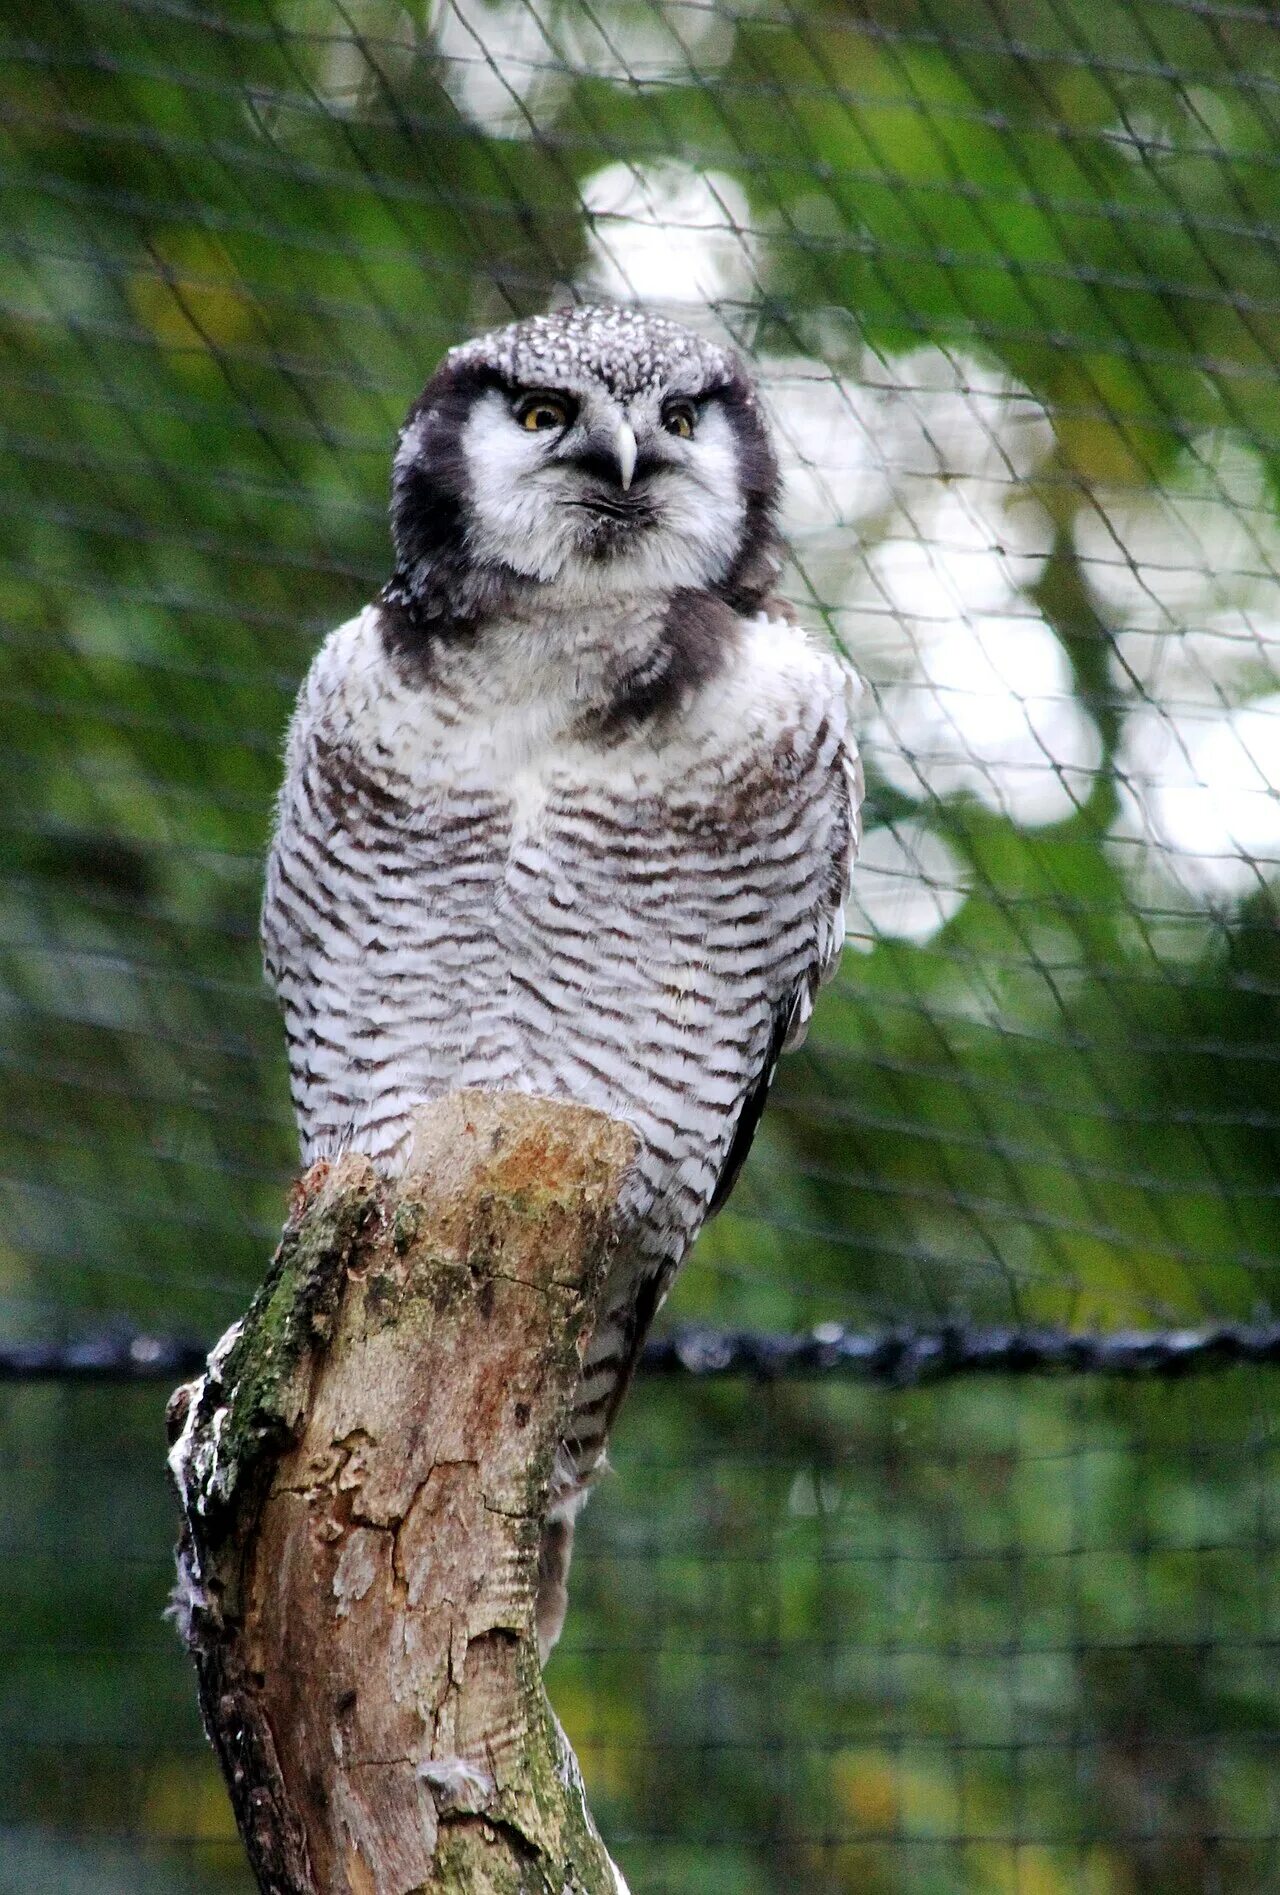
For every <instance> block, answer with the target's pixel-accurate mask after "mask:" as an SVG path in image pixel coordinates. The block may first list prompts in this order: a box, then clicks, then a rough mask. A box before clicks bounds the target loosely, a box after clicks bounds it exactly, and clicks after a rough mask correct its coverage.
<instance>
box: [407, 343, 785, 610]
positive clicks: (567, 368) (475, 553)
mask: <svg viewBox="0 0 1280 1895" xmlns="http://www.w3.org/2000/svg"><path fill="white" fill-rule="evenodd" d="M777 487H778V471H777V463H776V460H775V457H774V454H773V451H772V448H771V446H770V443H769V440H768V436H767V433H766V430H765V424H764V420H763V417H762V415H761V412H760V407H759V403H758V401H757V399H756V395H755V390H754V389H753V387H752V385H751V383H750V381H749V380H748V378H747V376H746V374H745V372H744V370H743V368H742V366H741V364H740V363H739V362H738V361H737V360H736V358H735V357H733V356H732V355H730V354H729V353H728V352H727V351H726V350H724V349H721V348H718V347H717V346H716V345H715V344H714V343H711V342H709V341H707V340H706V339H705V338H703V337H701V336H698V335H695V334H694V333H693V332H691V331H690V330H687V329H684V328H682V327H680V326H679V325H678V324H676V323H672V322H668V321H666V320H665V319H663V318H661V317H656V316H650V315H646V314H644V313H642V312H638V311H632V310H625V309H611V308H604V309H576V310H565V311H561V312H558V313H557V314H556V315H553V316H537V317H533V318H532V319H530V320H528V321H526V322H520V323H514V324H512V326H511V327H510V328H507V329H502V330H499V331H497V332H496V333H494V334H492V335H487V336H481V337H479V338H477V339H476V340H475V341H473V342H469V343H466V344H464V345H463V346H462V347H461V348H457V349H454V350H452V351H451V352H450V354H449V355H448V356H447V357H446V358H445V361H444V363H443V365H442V366H441V368H440V369H439V370H438V371H437V373H436V375H435V376H434V377H433V379H432V380H431V381H430V382H429V383H428V384H427V387H426V389H425V390H424V392H423V394H422V396H421V397H420V399H419V400H418V401H417V402H416V403H415V404H414V407H413V409H412V410H411V412H410V414H409V418H408V420H407V421H406V423H405V426H404V429H403V431H402V433H401V436H400V442H399V447H398V450H397V454H396V460H395V470H394V475H393V482H392V508H391V512H392V525H393V531H394V534H395V540H396V550H397V555H398V566H397V574H396V579H395V581H393V586H392V589H391V590H393V592H394V595H395V597H396V601H397V603H401V604H410V605H416V606H417V607H418V608H419V609H422V610H425V612H426V614H427V616H431V617H439V616H443V615H450V616H454V615H456V616H462V617H466V616H470V615H473V614H474V612H475V610H476V609H477V603H478V602H479V601H482V600H487V601H492V600H494V599H495V597H496V596H498V595H499V593H500V589H501V586H502V584H503V582H504V581H505V582H506V583H507V585H508V586H510V585H515V586H518V587H525V588H527V587H532V588H534V589H536V590H537V591H539V592H540V593H543V594H544V596H545V593H546V591H548V590H549V591H550V592H551V593H553V594H554V595H555V596H556V597H557V598H563V599H565V600H566V601H569V602H577V601H587V602H589V601H593V600H601V599H605V598H608V597H611V596H612V597H619V596H624V595H629V594H645V593H648V594H652V595H664V594H667V593H670V592H672V591H675V590H676V589H678V588H682V587H691V588H694V589H696V590H711V591H714V592H716V593H719V594H720V595H721V596H723V597H725V598H727V599H729V601H730V602H731V603H733V604H735V605H738V606H743V605H750V604H752V603H753V602H754V600H755V595H757V594H758V593H759V592H762V591H763V590H764V589H765V587H766V586H767V585H768V584H769V583H771V582H772V579H773V578H774V577H775V576H776V572H777V563H778V562H777V559H776V556H775V553H774V548H775V528H774V515H775V510H776V505H777ZM480 609H483V607H480Z"/></svg>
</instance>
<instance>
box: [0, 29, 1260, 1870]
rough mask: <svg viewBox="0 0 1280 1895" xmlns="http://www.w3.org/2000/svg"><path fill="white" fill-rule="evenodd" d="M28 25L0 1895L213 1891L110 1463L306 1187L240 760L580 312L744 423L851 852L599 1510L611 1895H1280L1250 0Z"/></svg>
mask: <svg viewBox="0 0 1280 1895" xmlns="http://www.w3.org/2000/svg"><path fill="white" fill-rule="evenodd" d="M11 11H12V17H11V18H10V19H8V20H6V22H5V23H4V25H3V27H0V848H2V849H3V854H4V861H5V874H4V877H3V879H2V880H0V1199H2V1200H3V1206H4V1215H3V1219H0V1472H2V1473H3V1480H2V1481H0V1628H3V1629H2V1630H0V1672H3V1683H2V1684H0V1751H2V1752H3V1764H4V1768H3V1770H0V1895H3V1891H5V1890H6V1889H7V1888H8V1887H9V1886H13V1887H15V1888H18V1887H20V1888H22V1889H23V1890H24V1891H29V1890H36V1891H43V1890H49V1891H54V1890H61V1889H64V1888H68V1887H74V1888H76V1889H77V1891H83V1892H84V1895H116V1891H121V1895H122V1892H123V1891H124V1890H125V1889H128V1890H129V1892H130V1895H138V1891H143V1895H146V1892H147V1891H152V1890H154V1891H156V1895H170V1892H171V1891H172V1890H175V1889H181V1890H182V1891H183V1892H184V1895H190V1892H192V1891H194V1892H195V1895H206V1892H207V1895H215V1892H216V1895H243V1891H244V1890H245V1889H246V1882H245V1879H244V1869H243V1863H242V1860H241V1857H240V1855H239V1852H238V1848H237V1845H236V1843H235V1840H234V1837H233V1835H232V1834H231V1832H230V1829H229V1826H228V1816H227V1810H226V1803H225V1799H224V1797H223V1795H222V1792H221V1789H220V1786H219V1784H218V1782H217V1779H216V1775H215V1774H214V1773H213V1769H212V1765H211V1763H210V1761H209V1759H208V1757H207V1755H206V1754H205V1752H204V1750H203V1748H202V1739H201V1737H200V1733H199V1730H198V1727H197V1723H196V1720H195V1717H194V1713H193V1709H192V1706H191V1701H190V1685H189V1680H188V1678H187V1677H186V1675H185V1673H184V1671H183V1669H182V1667H181V1664H180V1662H179V1660H178V1658H177V1655H176V1653H175V1652H174V1651H173V1650H172V1648H171V1646H170V1644H169V1643H168V1642H167V1637H168V1635H167V1633H165V1632H164V1630H163V1628H162V1627H161V1626H160V1623H159V1613H160V1611H161V1609H162V1606H163V1602H164V1597H165V1592H166V1589H167V1586H168V1584H169V1573H170V1552H169V1543H170V1541H171V1538H172V1520H171V1517H170V1508H169V1501H168V1497H167V1494H166V1490H165V1487H164V1480H163V1467H162V1449H161V1445H160V1444H161V1443H162V1441H163V1427H162V1408H163V1398H164V1393H165V1387H166V1385H171V1384H172V1383H173V1382H174V1381H176V1380H177V1379H178V1378H179V1377H181V1376H185V1375H188V1374H193V1373H196V1372H198V1370H199V1368H200V1366H201V1363H202V1360H203V1354H204V1349H205V1348H206V1347H207V1343H208V1340H209V1338H211V1337H213V1336H215V1335H217V1334H218V1333H220V1331H222V1330H223V1329H224V1328H225V1327H226V1325H227V1324H228V1323H229V1322H231V1321H232V1320H233V1319H234V1318H235V1317H236V1316H237V1315H238V1314H239V1313H240V1312H241V1311H242V1310H243V1308H244V1307H245V1305H246V1303H247V1302H248V1300H249V1298H250V1296H251V1295H252V1293H253V1290H254V1287H255V1285H256V1284H257V1282H258V1281H259V1280H260V1278H261V1274H262V1271H263V1267H264V1264H265V1261H266V1258H267V1257H268V1256H269V1254H270V1252H271V1249H272V1248H273V1246H274V1244H275V1241H276V1238H277V1236H278V1232H279V1229H280V1225H281V1222H282V1218H283V1216H284V1210H285V1204H286V1200H287V1194H288V1191H289V1187H290V1183H291V1181H292V1178H293V1176H294V1174H295V1171H296V1164H297V1146H296V1138H295V1131H294V1125H293V1115H292V1111H291V1107H290V1103H289V1096H288V1086H287V1078H286V1074H285V1071H284V1059H283V1046H282V1033H281V1027H280V1022H279V1018H278V1015H277V1014H276V1011H275V1009H274V1006H273V1003H272V1002H271V999H270V997H269V995H268V994H267V992H266V989H265V986H264V984H263V981H262V977H261V970H260V961H259V950H258V946H257V928H258V922H257V917H258V907H259V901H260V894H261V875H262V869H261V865H262V859H263V853H264V850H265V847H266V842H267V838H268V835H269V831H270V824H271V812H272V806H273V799H274V796H275V793H276V789H277V787H278V781H279V777H280V772H281V750H282V743H283V738H284V732H285V729H286V725H287V720H288V716H289V711H290V707H291V704H292V701H293V698H294V696H295V693H296V691H297V688H298V685H299V683H300V681H301V679H302V677H303V675H304V674H305V672H306V669H307V666H308V664H309V662H310V659H311V657H312V655H313V653H314V651H315V649H316V647H317V644H318V642H319V640H320V639H321V638H322V637H323V636H324V635H325V634H326V633H327V632H328V631H329V629H330V628H331V627H333V626H335V625H337V624H339V623H341V622H342V621H343V620H345V619H347V618H349V617H350V616H351V615H352V614H354V613H355V612H357V611H358V610H360V609H361V607H362V606H363V605H364V604H365V603H366V602H367V601H368V600H369V599H370V598H371V597H372V596H374V594H376V592H377V590H378V588H379V586H380V585H381V584H382V582H383V581H384V580H385V578H386V577H387V573H388V559H389V547H388V535H387V526H386V498H387V485H388V475H389V467H390V460H391V455H392V451H393V447H394V442H395V437H396V430H397V428H398V427H399V425H400V423H401V421H402V419H403V417H404V415H405V413H406V411H407V410H408V408H409V405H410V403H411V402H412V401H413V400H414V398H415V396H416V395H417V393H418V392H419V390H420V389H421V387H422V386H423V384H424V382H425V381H426V379H427V377H428V376H429V375H430V374H431V372H432V370H433V369H434V367H435V365H436V363H437V362H438V361H439V359H440V357H441V355H442V354H443V352H444V351H445V350H446V349H447V348H448V347H450V346H451V345H452V344H454V343H456V342H459V341H461V340H463V339H465V338H466V337H468V336H471V335H474V334H476V333H478V332H480V331H481V330H484V329H486V328H488V327H492V326H494V325H496V324H498V323H501V322H504V321H506V320H508V319H510V318H512V317H516V316H522V315H526V314H531V313H534V312H536V311H539V310H543V309H547V308H550V307H555V306H557V305H561V304H564V303H569V302H585V301H588V300H593V299H601V298H603V299H605V300H620V301H623V302H627V303H632V302H638V303H642V304H644V305H646V306H648V307H653V308H657V309H659V310H661V311H663V312H664V313H666V314H668V315H671V316H674V317H676V318H677V319H679V320H682V321H686V322H689V323H691V324H693V325H694V326H695V327H698V328H700V329H701V330H703V331H704V332H706V333H709V334H711V335H713V336H715V337H716V338H718V339H719V340H721V341H728V342H730V343H732V344H733V346H735V347H737V348H738V349H739V350H740V351H741V353H742V354H743V356H744V358H745V359H746V361H747V363H748V365H749V367H750V369H751V372H752V373H753V374H754V375H755V377H756V378H757V380H758V382H759V386H760V389H761V395H762V400H763V403H764V406H765V408H766V411H767V413H768V415H769V418H770V424H771V426H772V429H773V431H774V434H775V438H776V442H777V446H778V452H779V457H780V461H781V464H782V469H783V476H784V507H783V527H784V533H785V539H786V546H787V552H788V561H787V565H786V568H785V571H784V574H783V577H782V582H781V583H782V591H783V592H784V594H785V597H786V599H787V601H788V602H789V603H790V604H791V605H792V606H793V607H794V609H795V610H796V612H797V614H798V615H799V617H800V619H801V621H802V623H804V624H805V625H806V626H808V627H809V629H810V630H811V631H812V633H813V634H814V636H815V637H819V638H822V639H829V640H831V641H832V642H834V643H835V644H836V645H837V646H839V647H840V648H841V649H842V650H843V651H844V652H845V653H846V655H847V656H848V657H849V658H850V659H851V660H852V661H853V663H854V664H855V666H856V667H857V669H858V670H859V672H860V674H861V675H862V678H863V680H864V682H865V686H866V689H865V691H864V694H863V697H862V700H861V705H860V709H859V712H858V716H859V740H860V744H861V748H862V751H863V756H864V761H865V765H866V775H867V801H866V805H865V810H864V831H865V833H864V840H863V845H862V853H861V858H860V863H859V867H858V871H857V875H856V878H855V884H854V893H853V897H852V900H851V902H850V905H849V909H848V916H847V920H848V944H847V946H846V949H845V952H844V955H843V959H842V961H841V964H840V967H839V970H838V972H837V974H836V977H835V979H834V981H833V982H832V983H831V985H830V986H829V987H827V988H826V989H825V990H824V991H823V993H822V995H821V996H820V997H819V1000H818V1004H817V1007H816V1010H815V1014H814V1019H813V1022H812V1025H811V1029H810V1032H809V1036H808V1039H807V1041H806V1043H805V1045H804V1047H803V1048H801V1049H799V1050H798V1051H796V1052H794V1053H792V1054H789V1055H788V1056H787V1057H786V1058H785V1059H784V1060H783V1061H782V1062H781V1065H780V1068H779V1072H778V1077H777V1081H776V1084H775V1087H774V1091H773V1095H772V1099H771V1103H770V1107H769V1111H768V1112H767V1113H766V1115H765V1118H764V1121H763V1124H762V1128H761V1131H760V1134H759V1136H758V1138H757V1141H756V1146H755V1149H754V1150H753V1153H752V1156H751V1160H750V1162H749V1164H748V1165H747V1167H746V1169H745V1171H744V1173H743V1176H742V1179H741V1181H740V1183H739V1185H738V1187H737V1189H736V1190H735V1192H734V1195H733V1197H732V1198H731V1199H730V1201H729V1203H728V1205H727V1207H726V1209H725V1211H724V1212H723V1213H722V1215H721V1216H720V1217H718V1218H717V1220H716V1221H715V1223H714V1224H712V1225H711V1226H709V1227H708V1229H707V1230H706V1231H705V1232H704V1233H703V1235H702V1237H701V1238H700V1239H699V1242H698V1245H697V1247H696V1249H695V1251H694V1253H693V1256H692V1258H691V1260H690V1262H689V1263H688V1265H687V1266H686V1268H685V1270H684V1272H683V1274H682V1276H681V1278H680V1280H679V1281H678V1283H677V1284H676V1286H675V1288H674V1291H673V1294H672V1300H671V1302H670V1305H669V1307H668V1310H667V1311H666V1312H665V1314H664V1318H663V1320H664V1321H665V1322H667V1323H668V1324H669V1325H670V1326H669V1327H668V1328H667V1329H665V1330H664V1331H663V1332H662V1333H660V1334H659V1335H658V1336H657V1337H656V1338H655V1340H654V1341H653V1342H651V1344H650V1346H649V1349H648V1351H647V1353H646V1356H645V1358H644V1362H643V1364H642V1367H643V1369H644V1374H643V1377H642V1380H641V1382H640V1384H639V1385H638V1386H637V1388H636V1389H635V1390H634V1392H633V1393H632V1394H631V1396H630V1397H629V1398H628V1403H627V1406H626V1408H625V1410H624V1412H623V1415H622V1417H621V1420H620V1423H619V1427H618V1430H617V1432H616V1437H615V1442H614V1448H613V1452H614V1457H615V1459H616V1461H617V1465H618V1469H619V1473H618V1477H617V1479H615V1480H612V1481H608V1482H605V1483H604V1484H603V1485H602V1486H601V1488H600V1490H599V1492H598V1493H596V1494H595V1495H594V1497H593V1499H592V1501H591V1504H590V1506H589V1507H588V1509H587V1511H586V1513H585V1515H584V1518H583V1524H582V1528H581V1531H580V1536H579V1545H580V1552H579V1554H578V1559H577V1565H576V1566H575V1591H574V1600H573V1607H572V1610H571V1613H570V1619H569V1623H568V1628H567V1631H566V1637H565V1641H564V1644H563V1646H562V1649H561V1650H560V1652H558V1653H557V1655H556V1658H555V1660H554V1661H553V1667H554V1668H553V1670H552V1672H551V1674H550V1676H551V1683H552V1694H553V1697H554V1698H555V1701H556V1705H557V1710H558V1712H559V1714H560V1715H561V1716H562V1718H563V1721H564V1723H565V1725H566V1728H567V1729H569V1730H570V1733H571V1735H572V1737H573V1739H574V1741H575V1743H576V1744H577V1746H578V1748H579V1750H580V1753H581V1755H582V1756H583V1759H584V1763H585V1766H586V1768H587V1773H588V1778H589V1780H590V1785H591V1793H592V1797H593V1802H594V1804H595V1806H596V1807H597V1809H598V1811H599V1812H600V1814H601V1816H602V1820H603V1821H604V1823H605V1827H606V1830H607V1833H608V1835H609V1839H610V1841H611V1842H612V1843H614V1844H615V1849H616V1853H617V1854H618V1855H619V1857H620V1859H622V1860H623V1861H624V1864H625V1866H626V1868H627V1871H628V1876H629V1880H630V1883H631V1887H632V1889H633V1891H637V1892H638V1891H641V1890H644V1891H654V1895H656V1892H657V1891H659V1890H662V1889H666V1888H671V1887H698V1888H706V1889H707V1890H708V1891H711V1892H716V1891H720V1890H724V1891H726V1892H727V1891H729V1890H732V1891H733V1895H779V1892H781V1891H789V1890H792V1889H797V1888H803V1889H805V1890H814V1891H818V1892H819V1895H845V1892H846V1891H851V1890H854V1889H856V1890H857V1891H858V1895H896V1892H897V1891H899V1890H905V1889H910V1890H911V1891H912V1895H1031V1892H1032V1891H1034V1895H1075V1892H1076V1891H1080V1895H1085V1892H1086V1891H1087V1895H1134V1892H1135V1891H1136V1890H1139V1889H1140V1890H1142V1891H1143V1895H1187V1891H1204V1892H1205V1895H1216V1892H1217V1891H1219V1890H1222V1889H1227V1888H1232V1889H1235V1888H1240V1889H1246V1888H1247V1889H1253V1888H1258V1889H1263V1888H1267V1887H1273V1886H1280V1801H1278V1800H1277V1791H1276V1784H1277V1782H1280V1775H1278V1774H1277V1772H1276V1769H1275V1762H1276V1752H1277V1748H1280V1688H1278V1687H1277V1686H1276V1684H1275V1682H1274V1673H1275V1666H1274V1651H1275V1646H1276V1642H1277V1640H1280V1593H1278V1592H1277V1588H1276V1584H1275V1573H1276V1571H1277V1553H1278V1552H1280V1521H1278V1520H1277V1517H1276V1508H1275V1499H1274V1495H1275V1491H1276V1489H1275V1477H1276V1472H1277V1464H1276V1457H1277V1436H1276V1423H1275V1419H1274V1407H1275V1401H1274V1386H1273V1384H1274V1375H1273V1369H1274V1366H1275V1362H1276V1359H1277V1355H1276V1350H1277V1344H1276V1337H1277V1332H1278V1328H1280V1291H1278V1285H1280V1095H1278V1094H1277V1084H1276V1080H1277V1070H1278V1068H1280V1011H1278V1009H1277V1000H1278V999H1280V927H1278V926H1277V920H1278V917H1280V902H1278V899H1277V891H1278V889H1280V794H1278V793H1277V790H1278V786H1280V290H1278V287H1277V286H1278V283H1280V277H1278V275H1277V260H1278V258H1280V33H1278V32H1277V27H1276V22H1275V17H1274V14H1273V12H1272V10H1271V9H1269V8H1264V7H1260V6H1257V5H1254V4H1251V3H1250V0H1121V3H1120V4H1116V5H1111V6H1099V5H1097V4H1096V0H1021V4H1020V5H1019V6H1018V8H1017V9H1013V8H1010V7H1009V6H1007V5H1006V4H1004V0H948V4H947V5H946V6H943V5H941V4H939V3H938V0H909V3H904V0H860V3H859V4H858V5H857V6H850V5H847V4H844V3H843V0H806V3H805V4H803V5H802V4H798V3H794V0H590V4H589V5H582V4H579V0H341V4H340V5H338V6H336V7H335V6H327V5H322V4H320V0H287V3H286V0H265V3H264V0H254V3H253V4H250V3H249V0H210V3H208V4H205V3H204V0H58V4H56V5H55V4H54V3H53V0H28V4H25V5H24V6H23V7H22V9H21V10H20V11H18V10H11ZM68 1339H69V1340H68ZM1209 1370H1212V1371H1214V1373H1207V1372H1204V1371H1209ZM886 1388H888V1389H891V1390H893V1391H894V1392H893V1398H892V1399H891V1400H885V1399H883V1390H884V1389H886Z"/></svg>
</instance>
